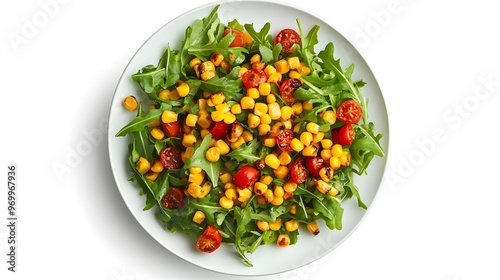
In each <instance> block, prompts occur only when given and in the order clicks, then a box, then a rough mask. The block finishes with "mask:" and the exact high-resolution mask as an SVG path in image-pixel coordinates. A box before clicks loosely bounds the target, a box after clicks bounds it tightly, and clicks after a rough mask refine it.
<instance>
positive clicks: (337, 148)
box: [332, 144, 344, 157]
mask: <svg viewBox="0 0 500 280" xmlns="http://www.w3.org/2000/svg"><path fill="white" fill-rule="evenodd" d="M343 152H344V150H343V149H342V146H341V145H340V144H335V145H333V147H332V156H334V157H340V156H341V155H342V153H343Z"/></svg>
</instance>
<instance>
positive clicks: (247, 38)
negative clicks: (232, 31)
mask: <svg viewBox="0 0 500 280" xmlns="http://www.w3.org/2000/svg"><path fill="white" fill-rule="evenodd" d="M243 39H244V42H245V43H246V44H250V43H252V42H253V38H252V36H251V35H250V34H249V33H248V32H243Z"/></svg>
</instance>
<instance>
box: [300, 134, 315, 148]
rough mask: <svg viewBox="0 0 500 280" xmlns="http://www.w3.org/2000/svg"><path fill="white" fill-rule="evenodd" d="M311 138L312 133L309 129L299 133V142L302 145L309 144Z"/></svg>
mask: <svg viewBox="0 0 500 280" xmlns="http://www.w3.org/2000/svg"><path fill="white" fill-rule="evenodd" d="M312 140H313V135H312V133H311V132H309V131H304V132H302V133H301V134H300V142H302V144H304V146H309V145H311V143H312Z"/></svg>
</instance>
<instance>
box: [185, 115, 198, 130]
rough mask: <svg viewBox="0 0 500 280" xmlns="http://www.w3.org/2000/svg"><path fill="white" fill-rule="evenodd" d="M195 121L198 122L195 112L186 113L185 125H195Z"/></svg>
mask: <svg viewBox="0 0 500 280" xmlns="http://www.w3.org/2000/svg"><path fill="white" fill-rule="evenodd" d="M196 122H198V115H195V114H188V115H187V116H186V125H187V126H189V127H195V126H196Z"/></svg>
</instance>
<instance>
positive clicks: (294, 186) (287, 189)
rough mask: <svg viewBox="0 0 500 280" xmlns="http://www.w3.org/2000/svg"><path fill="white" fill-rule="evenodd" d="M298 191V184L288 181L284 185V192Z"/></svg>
mask: <svg viewBox="0 0 500 280" xmlns="http://www.w3.org/2000/svg"><path fill="white" fill-rule="evenodd" d="M296 189H297V183H295V182H294V181H292V180H288V181H286V182H285V184H283V190H284V191H285V192H290V193H291V192H294V191H295V190H296Z"/></svg>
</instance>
